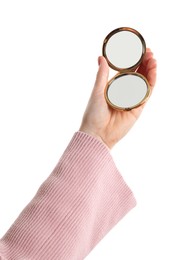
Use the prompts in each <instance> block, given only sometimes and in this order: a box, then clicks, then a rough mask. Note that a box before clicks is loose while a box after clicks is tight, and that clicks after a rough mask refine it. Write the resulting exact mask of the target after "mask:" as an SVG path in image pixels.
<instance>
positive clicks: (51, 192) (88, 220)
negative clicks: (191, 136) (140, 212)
mask: <svg viewBox="0 0 192 260" xmlns="http://www.w3.org/2000/svg"><path fill="white" fill-rule="evenodd" d="M138 72H139V73H141V74H143V75H144V76H145V77H146V78H147V79H148V81H149V83H150V85H151V88H153V87H154V84H155V79H156V76H155V75H156V63H155V60H154V59H153V54H152V53H151V51H150V50H149V49H148V51H147V53H146V55H145V58H144V60H143V62H142V64H141V66H140V68H139V69H138ZM107 80H108V65H107V63H106V60H105V59H104V58H103V57H100V58H99V71H98V74H97V78H96V82H95V86H94V88H93V92H92V94H91V97H90V100H89V103H88V106H87V109H86V111H85V114H84V117H83V120H82V124H81V127H80V130H79V131H78V132H77V133H75V135H74V136H73V138H72V140H71V142H70V144H69V145H68V147H67V149H66V150H65V152H64V154H63V155H62V157H61V159H60V160H59V162H58V164H57V166H56V167H55V169H54V170H53V172H52V173H51V175H50V176H49V177H48V179H47V180H46V181H45V182H44V183H43V184H42V185H41V187H40V188H39V190H38V192H37V194H36V195H35V197H34V198H33V200H32V201H31V202H30V203H29V204H28V206H27V207H26V208H25V209H24V210H23V212H22V213H21V214H20V216H19V217H18V219H17V220H16V221H15V223H14V224H13V225H12V227H11V228H10V229H9V230H8V232H7V233H6V234H5V236H4V237H3V238H2V239H1V240H0V260H13V259H14V260H21V259H22V260H29V259H32V260H39V259H41V260H45V259H46V260H49V259H57V260H60V259H69V260H70V259H73V260H81V259H84V258H85V257H86V256H87V255H88V253H89V252H90V251H91V250H92V248H93V247H94V246H95V245H96V244H97V243H98V242H99V241H100V240H101V239H102V238H103V237H104V236H105V235H106V234H107V232H109V230H110V229H111V228H112V227H113V226H114V225H115V224H116V223H117V222H118V221H120V219H121V218H122V217H123V216H124V215H125V214H126V213H127V212H128V211H129V210H130V209H131V208H133V207H134V206H135V203H136V202H135V199H134V196H133V194H132V192H131V190H130V189H129V187H128V186H127V185H126V183H125V182H124V181H123V179H122V177H121V175H120V173H119V172H118V170H117V168H116V166H115V164H114V162H113V159H112V157H111V155H110V149H111V148H112V147H113V146H114V145H115V143H117V142H118V141H119V140H120V139H121V138H123V136H125V135H126V133H127V132H128V131H129V129H130V128H131V127H132V126H133V124H134V123H135V121H136V120H137V119H138V117H139V115H140V114H141V112H142V109H143V108H144V105H143V106H142V107H138V108H135V109H133V110H131V111H128V112H119V111H115V110H113V109H111V108H109V107H108V106H107V104H106V102H105V100H104V95H103V91H104V87H105V85H106V83H107Z"/></svg>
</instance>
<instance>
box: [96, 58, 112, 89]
mask: <svg viewBox="0 0 192 260" xmlns="http://www.w3.org/2000/svg"><path fill="white" fill-rule="evenodd" d="M98 64H99V70H98V72H97V77H96V81H95V86H94V89H93V92H94V93H101V92H102V93H103V91H104V88H105V86H106V84H107V81H108V76H109V66H108V64H107V61H106V59H105V58H104V57H103V56H100V57H99V58H98Z"/></svg>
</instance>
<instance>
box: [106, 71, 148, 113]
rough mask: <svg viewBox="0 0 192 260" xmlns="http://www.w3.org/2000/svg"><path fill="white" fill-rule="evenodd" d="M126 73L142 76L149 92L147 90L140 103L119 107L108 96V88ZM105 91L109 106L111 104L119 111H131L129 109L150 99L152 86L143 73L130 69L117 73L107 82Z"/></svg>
mask: <svg viewBox="0 0 192 260" xmlns="http://www.w3.org/2000/svg"><path fill="white" fill-rule="evenodd" d="M125 75H135V76H138V77H140V78H142V79H143V80H144V81H145V83H146V85H147V92H146V95H145V97H144V98H143V99H142V100H141V101H140V102H139V103H138V104H136V105H134V106H132V107H118V106H116V105H114V104H113V103H111V101H110V99H109V98H108V89H109V88H110V85H111V84H112V82H113V81H115V80H117V79H118V78H120V77H123V76H125ZM104 93H105V99H106V101H107V103H108V105H109V106H111V107H112V108H114V109H116V110H119V111H129V110H131V109H133V108H137V107H139V106H141V105H143V104H144V103H145V102H146V101H147V100H148V98H149V96H150V93H151V88H150V85H149V83H148V81H147V79H146V78H145V77H144V76H143V75H142V74H139V73H136V72H130V71H129V72H123V73H122V72H120V73H117V74H116V75H115V76H114V77H113V78H112V79H111V80H110V81H109V82H108V83H107V85H106V87H105V91H104Z"/></svg>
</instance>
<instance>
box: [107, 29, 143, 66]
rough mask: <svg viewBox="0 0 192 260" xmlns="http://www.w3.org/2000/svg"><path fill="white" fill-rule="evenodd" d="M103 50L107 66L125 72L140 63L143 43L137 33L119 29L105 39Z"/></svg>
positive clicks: (131, 30)
mask: <svg viewBox="0 0 192 260" xmlns="http://www.w3.org/2000/svg"><path fill="white" fill-rule="evenodd" d="M103 48H104V50H103V54H104V56H105V57H106V58H107V60H108V63H109V65H112V66H111V67H112V68H113V69H115V70H125V69H130V68H132V67H134V66H135V65H137V64H138V63H140V61H141V59H142V56H143V54H144V52H145V42H144V39H143V37H142V36H141V35H140V34H139V33H138V32H137V31H135V30H133V29H130V28H125V29H124V28H121V29H119V30H118V31H117V30H114V31H113V32H111V33H110V34H109V35H108V36H107V37H106V39H105V41H104V46H103Z"/></svg>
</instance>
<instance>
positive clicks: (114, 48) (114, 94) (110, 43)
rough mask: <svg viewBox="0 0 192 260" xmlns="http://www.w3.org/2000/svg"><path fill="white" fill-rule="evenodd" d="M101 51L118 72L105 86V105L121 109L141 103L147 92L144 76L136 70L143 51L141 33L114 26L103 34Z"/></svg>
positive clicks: (144, 45)
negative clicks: (106, 33)
mask: <svg viewBox="0 0 192 260" xmlns="http://www.w3.org/2000/svg"><path fill="white" fill-rule="evenodd" d="M102 52H103V56H104V57H105V59H106V60H107V63H108V65H109V66H110V67H111V68H112V69H114V70H116V71H118V73H117V74H116V75H115V76H114V77H113V78H112V79H111V80H110V81H109V82H108V83H107V85H106V88H105V99H106V101H107V103H108V105H109V106H111V107H112V108H114V109H117V110H121V111H128V110H131V109H133V108H136V107H138V106H140V105H142V104H143V103H144V102H145V101H146V100H147V99H148V97H149V94H150V87H149V83H148V81H147V79H146V78H145V77H144V76H143V75H141V74H139V73H137V72H136V71H137V68H138V67H139V65H140V64H141V62H142V60H143V57H144V55H145V52H146V44H145V40H144V38H143V37H142V35H141V34H140V33H139V32H138V31H136V30H134V29H132V28H129V27H122V28H118V29H115V30H113V31H112V32H110V33H109V34H108V35H107V36H106V38H105V40H104V42H103V49H102Z"/></svg>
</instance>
